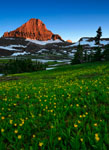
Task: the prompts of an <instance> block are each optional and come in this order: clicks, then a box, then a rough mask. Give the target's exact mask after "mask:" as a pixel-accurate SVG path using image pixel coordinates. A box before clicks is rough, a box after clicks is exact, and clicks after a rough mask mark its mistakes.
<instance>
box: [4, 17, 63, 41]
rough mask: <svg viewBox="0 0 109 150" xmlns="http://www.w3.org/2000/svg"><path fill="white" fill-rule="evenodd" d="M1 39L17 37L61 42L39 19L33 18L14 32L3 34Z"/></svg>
mask: <svg viewBox="0 0 109 150" xmlns="http://www.w3.org/2000/svg"><path fill="white" fill-rule="evenodd" d="M3 37H14V38H15V37H19V38H25V39H27V38H28V39H36V40H41V41H47V40H51V39H53V40H56V39H60V40H62V38H61V37H60V36H59V35H57V34H56V35H55V34H53V33H52V32H51V31H49V30H48V29H47V28H46V26H45V24H44V23H43V22H42V21H41V20H40V19H35V18H31V19H30V20H29V21H27V22H26V23H25V24H23V25H22V26H20V27H19V28H17V29H16V30H14V31H11V32H5V33H4V35H3Z"/></svg>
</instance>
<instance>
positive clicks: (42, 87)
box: [0, 62, 109, 150]
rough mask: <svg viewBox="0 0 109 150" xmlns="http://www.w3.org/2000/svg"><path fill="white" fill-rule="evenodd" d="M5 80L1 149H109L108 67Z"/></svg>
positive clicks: (0, 88)
mask: <svg viewBox="0 0 109 150" xmlns="http://www.w3.org/2000/svg"><path fill="white" fill-rule="evenodd" d="M15 77H17V78H15ZM2 78H3V79H2V80H0V150H93V149H94V150H107V149H108V144H109V136H108V135H109V134H108V109H109V107H108V106H109V105H108V104H109V103H108V99H109V62H101V63H99V62H98V63H93V64H91V63H87V64H81V65H74V66H71V65H66V66H63V67H59V68H58V69H56V70H50V71H38V72H34V73H23V74H16V75H12V76H11V77H10V79H11V80H9V81H8V80H7V77H2Z"/></svg>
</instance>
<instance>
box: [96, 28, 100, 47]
mask: <svg viewBox="0 0 109 150" xmlns="http://www.w3.org/2000/svg"><path fill="white" fill-rule="evenodd" d="M96 32H97V35H96V37H95V44H96V45H99V44H100V38H101V36H102V31H101V27H99V28H98V30H97V31H96Z"/></svg>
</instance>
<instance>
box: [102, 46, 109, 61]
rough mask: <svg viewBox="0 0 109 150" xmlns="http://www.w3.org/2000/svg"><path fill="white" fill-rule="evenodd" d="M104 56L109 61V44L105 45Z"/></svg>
mask: <svg viewBox="0 0 109 150" xmlns="http://www.w3.org/2000/svg"><path fill="white" fill-rule="evenodd" d="M103 58H104V60H106V61H109V45H106V46H105V47H104V52H103Z"/></svg>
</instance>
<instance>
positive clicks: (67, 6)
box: [0, 0, 109, 41]
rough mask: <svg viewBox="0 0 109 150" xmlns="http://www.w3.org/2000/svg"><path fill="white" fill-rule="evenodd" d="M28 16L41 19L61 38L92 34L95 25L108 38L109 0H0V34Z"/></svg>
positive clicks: (17, 25)
mask: <svg viewBox="0 0 109 150" xmlns="http://www.w3.org/2000/svg"><path fill="white" fill-rule="evenodd" d="M30 18H38V19H40V20H42V21H43V22H44V23H45V25H46V27H47V29H49V30H51V31H52V32H53V33H57V34H59V35H60V36H61V37H62V38H63V39H64V40H68V39H70V40H72V41H77V40H78V39H79V38H80V37H84V36H96V30H97V28H98V27H99V26H101V27H102V32H103V37H109V0H1V1H0V36H2V35H3V33H4V32H6V31H11V30H14V29H16V28H17V27H19V26H21V25H22V24H24V23H25V22H27V21H28V20H29V19H30Z"/></svg>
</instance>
